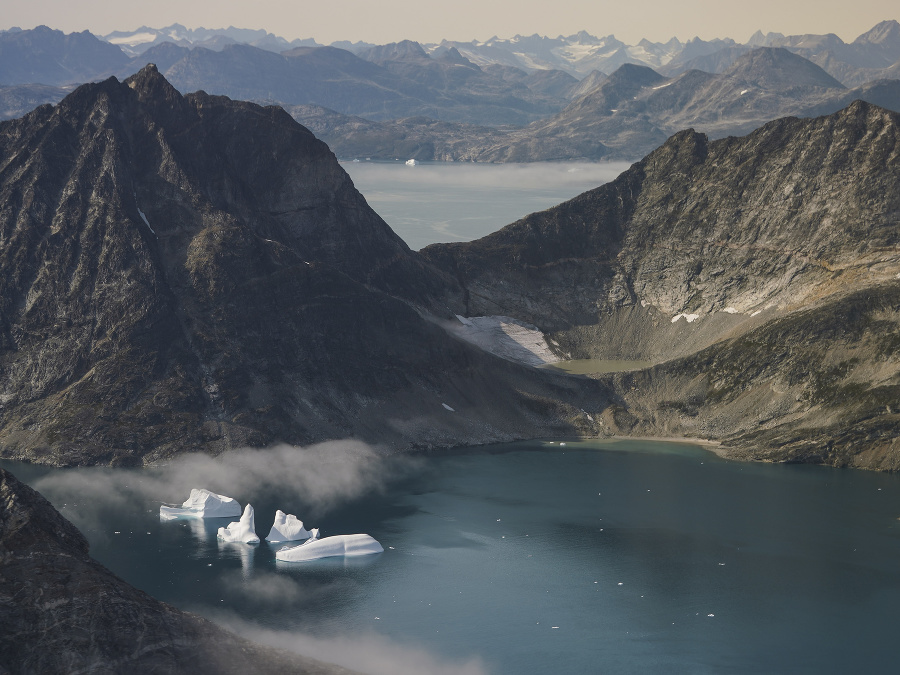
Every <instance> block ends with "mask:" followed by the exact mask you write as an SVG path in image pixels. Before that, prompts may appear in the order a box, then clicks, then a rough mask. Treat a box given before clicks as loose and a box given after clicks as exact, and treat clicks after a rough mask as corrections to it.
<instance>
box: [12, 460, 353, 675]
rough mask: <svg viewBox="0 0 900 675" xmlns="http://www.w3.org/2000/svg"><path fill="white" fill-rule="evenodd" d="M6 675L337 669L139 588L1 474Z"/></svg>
mask: <svg viewBox="0 0 900 675" xmlns="http://www.w3.org/2000/svg"><path fill="white" fill-rule="evenodd" d="M0 672H4V673H74V672H92V673H124V672H129V673H150V672H154V673H182V672H184V673H188V672H190V673H251V672H260V673H307V674H309V675H328V674H330V673H333V674H334V675H342V674H346V675H349V671H347V670H344V669H343V668H339V667H337V666H330V665H328V664H324V663H321V662H319V661H314V660H312V659H308V658H305V657H302V656H298V655H296V654H288V653H285V652H281V651H279V650H273V649H271V648H268V647H265V648H264V647H262V646H260V645H257V644H254V643H251V642H249V641H247V640H244V639H242V638H240V637H238V636H237V635H234V634H231V633H229V632H227V631H225V630H223V629H221V628H219V627H217V626H215V625H214V624H212V623H210V622H209V621H206V620H204V619H201V618H200V617H197V616H193V615H191V614H186V613H184V612H181V611H179V610H177V609H175V608H174V607H170V606H169V605H166V604H164V603H161V602H158V601H157V600H154V599H153V598H151V597H150V596H149V595H147V594H146V593H144V592H142V591H139V590H137V589H136V588H132V587H131V586H129V585H128V584H126V583H125V582H124V581H122V580H121V579H119V578H118V577H116V576H115V575H114V574H112V573H111V572H110V571H109V570H107V569H106V568H104V567H103V566H102V565H100V564H99V563H97V562H95V561H94V560H92V559H91V558H90V556H89V555H88V544H87V541H86V540H85V538H84V537H83V536H82V534H81V533H80V532H79V531H78V530H77V529H76V528H75V526H74V525H72V524H71V523H70V522H69V521H67V520H66V519H65V518H63V517H62V516H61V515H60V514H59V512H58V511H57V510H56V509H54V508H53V506H51V505H50V503H49V502H48V501H47V500H46V499H44V498H43V497H42V496H41V495H40V494H39V493H37V492H35V491H34V490H32V489H31V488H30V487H28V486H27V485H25V484H23V483H21V482H19V481H18V480H17V479H16V478H15V477H14V476H13V475H12V474H10V473H9V472H7V471H5V470H3V469H0Z"/></svg>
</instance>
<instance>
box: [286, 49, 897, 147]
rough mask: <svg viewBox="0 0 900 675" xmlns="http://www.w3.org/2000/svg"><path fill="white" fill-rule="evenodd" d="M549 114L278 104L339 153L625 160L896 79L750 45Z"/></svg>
mask: <svg viewBox="0 0 900 675" xmlns="http://www.w3.org/2000/svg"><path fill="white" fill-rule="evenodd" d="M597 81H598V82H599V84H597V85H596V86H595V87H594V88H592V89H589V90H588V91H587V93H585V94H583V95H581V96H580V97H578V98H577V99H575V100H574V101H572V103H570V104H569V105H568V106H566V107H565V108H564V109H563V110H561V111H560V112H559V113H557V114H555V115H552V116H550V117H548V118H545V119H543V120H538V121H536V122H532V123H531V124H529V125H527V126H525V127H522V128H518V129H496V128H484V127H473V126H471V125H459V124H450V123H439V122H435V121H433V120H428V119H423V118H411V119H404V120H398V121H393V122H373V121H368V120H364V119H360V118H358V117H350V116H345V115H340V114H338V113H336V112H334V111H329V110H324V109H321V108H317V107H314V106H293V107H291V106H289V107H288V111H289V112H290V113H291V115H292V116H293V117H294V119H296V120H297V121H299V122H300V123H301V124H303V125H305V126H307V127H309V129H310V130H312V131H313V133H315V134H316V135H317V136H319V137H320V138H322V140H324V141H325V142H326V143H328V144H329V145H330V146H331V148H332V150H334V152H335V153H337V154H338V156H341V157H360V156H362V157H372V158H387V157H405V156H408V157H413V158H416V159H419V160H429V159H438V160H453V161H477V162H528V161H559V160H567V159H573V158H578V159H587V160H599V159H626V160H633V159H637V158H638V157H640V156H642V155H644V154H646V153H648V152H650V151H651V150H652V149H653V148H655V147H657V146H659V145H660V144H661V143H663V142H664V141H665V140H666V139H667V138H668V137H669V136H671V135H672V134H674V133H675V132H677V131H679V130H681V129H685V128H688V127H693V128H694V129H696V130H698V131H702V132H704V133H706V134H708V135H709V136H711V137H713V138H721V137H724V136H729V135H737V134H744V133H747V132H749V131H752V130H753V129H756V128H757V127H760V126H762V125H763V124H765V123H766V122H768V121H770V120H773V119H776V118H778V117H783V116H785V115H793V116H798V117H815V116H817V115H825V114H829V113H832V112H835V111H837V110H840V109H841V108H843V107H845V106H847V105H848V104H849V103H850V102H851V101H854V100H857V99H859V100H864V101H868V102H870V103H875V104H876V105H880V106H882V107H885V108H888V109H891V110H900V81H898V80H878V81H876V82H871V83H868V84H865V85H862V86H859V87H856V88H854V89H848V88H847V87H845V86H844V85H842V84H841V83H840V82H838V81H837V80H835V79H834V78H833V77H831V76H830V75H829V74H828V73H826V72H825V71H824V70H823V69H822V68H820V67H819V66H817V65H815V64H814V63H812V62H811V61H808V60H806V59H804V58H803V57H801V56H798V55H796V54H794V53H792V52H790V51H788V50H786V49H783V48H775V47H759V48H756V49H753V50H750V51H748V52H746V53H744V54H743V55H741V56H740V57H738V59H737V60H736V61H735V62H734V63H733V64H732V65H731V67H730V68H728V70H726V71H725V72H724V73H721V74H712V73H705V72H702V71H699V70H691V71H687V72H685V73H682V74H681V75H677V76H674V77H671V78H667V77H664V76H663V75H661V74H659V73H658V72H656V71H654V70H652V69H651V68H648V67H646V66H636V65H633V64H625V65H623V66H621V67H620V68H619V69H618V70H616V71H615V72H614V73H613V74H612V75H611V76H609V77H608V78H598V80H597Z"/></svg>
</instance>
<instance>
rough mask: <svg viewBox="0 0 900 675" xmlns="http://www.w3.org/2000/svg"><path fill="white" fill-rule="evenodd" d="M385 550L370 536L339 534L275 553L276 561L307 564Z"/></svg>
mask: <svg viewBox="0 0 900 675" xmlns="http://www.w3.org/2000/svg"><path fill="white" fill-rule="evenodd" d="M382 551H384V549H383V548H382V547H381V544H379V543H378V542H377V541H375V539H373V538H372V537H370V536H369V535H368V534H338V535H335V536H334V537H325V538H324V539H310V540H309V541H306V542H304V543H303V544H300V545H299V546H290V547H287V548H283V549H281V550H280V551H278V552H277V553H275V560H281V561H284V562H305V561H307V560H318V559H319V558H333V557H335V556H347V557H350V556H358V555H371V554H373V553H381V552H382Z"/></svg>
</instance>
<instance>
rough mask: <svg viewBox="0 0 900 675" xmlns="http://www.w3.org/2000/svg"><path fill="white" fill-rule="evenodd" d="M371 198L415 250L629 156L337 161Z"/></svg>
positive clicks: (469, 231)
mask: <svg viewBox="0 0 900 675" xmlns="http://www.w3.org/2000/svg"><path fill="white" fill-rule="evenodd" d="M341 166H343V167H344V169H346V171H347V173H349V174H350V177H351V178H352V179H353V183H354V185H356V187H357V189H358V190H359V191H360V192H361V193H362V194H363V195H364V196H365V198H366V201H368V203H369V205H370V206H371V207H372V208H373V209H375V211H377V212H378V214H379V215H380V216H381V217H382V218H384V219H385V221H386V222H387V224H388V225H390V226H391V229H393V230H394V232H396V233H397V234H398V235H400V237H401V238H402V239H403V240H404V241H405V242H406V243H407V245H409V247H410V248H411V249H413V250H414V251H418V250H419V249H421V248H422V247H424V246H427V245H428V244H434V243H436V242H454V241H470V240H472V239H477V238H479V237H483V236H484V235H486V234H490V233H491V232H494V231H495V230H499V229H500V228H501V227H503V226H504V225H508V224H509V223H512V222H515V221H516V220H518V219H519V218H522V217H524V216H526V215H528V214H529V213H534V212H535V211H543V210H544V209H547V208H550V207H551V206H555V205H557V204H559V203H560V202H564V201H566V200H567V199H571V198H572V197H575V196H577V195H579V194H581V193H582V192H585V191H587V190H591V189H593V188H595V187H598V186H599V185H602V184H604V183H607V182H609V181H611V180H613V179H614V178H615V177H616V176H618V175H619V174H620V173H622V171H624V170H625V169H627V168H628V166H629V164H628V163H626V162H604V163H586V162H565V163H559V164H551V163H535V164H471V163H464V162H449V163H447V162H424V163H422V164H419V165H418V166H406V165H405V164H404V163H403V162H402V161H398V162H365V161H363V162H342V163H341Z"/></svg>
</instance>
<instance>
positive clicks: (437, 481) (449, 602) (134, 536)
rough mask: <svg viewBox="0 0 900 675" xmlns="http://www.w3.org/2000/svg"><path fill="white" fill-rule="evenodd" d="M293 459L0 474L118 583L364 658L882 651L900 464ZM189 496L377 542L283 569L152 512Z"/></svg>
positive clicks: (517, 668)
mask: <svg viewBox="0 0 900 675" xmlns="http://www.w3.org/2000/svg"><path fill="white" fill-rule="evenodd" d="M326 449H327V452H326ZM309 450H311V452H309V453H307V452H305V451H304V450H303V449H297V448H281V449H277V450H276V451H247V452H243V453H234V454H233V455H232V456H229V457H225V458H223V459H224V461H222V465H223V467H224V468H223V469H221V470H220V471H216V470H215V466H213V463H211V464H206V463H205V460H204V459H203V458H188V459H186V460H182V461H179V462H173V463H172V464H171V465H168V466H166V467H163V468H161V469H159V470H143V471H135V470H124V469H119V470H109V469H77V470H55V471H54V470H48V469H45V468H41V467H28V466H25V465H20V464H16V463H12V462H3V463H2V464H3V465H4V466H6V467H7V468H10V469H11V470H12V471H13V472H14V473H16V474H17V475H19V476H20V478H22V479H23V480H26V482H29V483H30V484H32V485H35V486H36V487H38V488H39V489H41V490H42V491H43V492H44V494H45V496H47V497H48V498H49V499H50V500H51V501H52V502H53V503H54V505H56V506H57V507H58V508H60V510H61V511H62V513H63V515H65V516H66V517H68V518H70V519H72V520H75V521H76V522H78V523H80V525H79V527H81V529H82V531H83V532H84V533H85V535H86V536H87V537H88V540H89V541H90V543H91V552H92V555H93V556H94V557H95V558H97V559H98V560H100V561H101V562H102V563H103V564H105V565H107V566H108V567H110V568H111V569H112V570H113V571H114V572H116V573H117V574H119V575H120V576H122V577H123V578H124V579H126V580H127V581H129V582H130V583H132V584H134V585H136V586H137V587H139V588H141V589H143V590H146V591H148V592H149V593H151V594H152V595H153V596H155V597H157V598H160V599H161V600H164V601H166V602H170V603H172V604H174V605H176V606H178V607H180V608H182V609H186V610H189V611H194V612H197V613H199V614H202V615H204V616H207V617H209V618H212V619H214V620H217V621H220V622H222V623H224V624H225V625H227V626H229V627H232V628H233V629H235V630H237V631H238V632H240V633H242V634H244V635H246V636H248V637H251V638H253V639H256V640H258V641H260V642H263V643H266V644H271V645H276V646H280V647H285V648H288V649H295V650H297V651H299V652H301V653H306V654H308V655H310V656H314V657H316V658H320V659H323V660H326V661H332V662H337V663H339V664H341V665H344V666H346V667H349V668H354V669H358V670H361V671H362V672H371V673H401V674H404V673H415V672H422V673H439V674H442V673H446V674H450V673H453V674H459V675H463V674H466V675H468V674H472V675H478V674H480V673H494V674H509V675H514V674H515V675H521V674H529V673H534V674H538V673H540V674H543V673H548V672H558V673H580V672H585V673H594V672H601V673H602V672H616V673H618V672H625V673H632V672H634V673H645V672H690V673H722V672H727V673H773V672H779V673H780V672H815V673H845V672H891V670H892V668H893V667H894V665H895V663H894V661H895V655H894V648H893V642H894V639H893V633H894V632H895V627H896V625H898V622H900V567H898V565H897V561H898V560H900V521H898V517H900V476H895V475H886V474H876V473H870V472H862V471H849V470H837V469H830V468H825V467H810V466H784V465H768V464H743V463H738V462H731V461H726V460H721V459H719V458H717V457H715V456H714V455H713V454H711V453H709V452H707V451H705V450H703V449H701V448H697V447H694V446H690V445H686V444H668V443H653V442H645V441H606V442H601V441H581V442H574V441H570V442H568V443H567V444H566V445H565V446H561V445H559V444H558V443H554V444H550V443H542V442H528V443H517V444H510V445H505V446H494V447H487V448H477V449H472V450H471V451H460V452H454V453H442V454H440V455H435V456H429V457H421V458H418V459H416V460H415V461H408V460H409V458H400V459H399V461H398V460H397V458H393V457H388V458H384V457H381V456H380V455H379V453H377V452H375V451H373V450H372V449H370V448H366V447H365V446H362V445H360V444H348V446H347V447H343V446H342V444H340V443H335V444H329V445H327V446H317V447H316V448H312V449H309ZM331 454H334V458H331V457H329V455H331ZM317 464H318V465H319V466H316V465H317ZM205 471H208V473H204V472H205ZM172 481H175V482H176V483H177V484H176V485H172V484H171V483H172ZM191 481H195V483H191ZM90 486H93V488H91V487H90ZM190 487H209V488H210V489H214V490H216V491H220V492H222V493H224V494H228V495H230V496H234V497H235V498H237V499H238V500H239V501H240V502H241V504H242V505H243V504H245V503H247V502H248V501H250V502H251V503H252V504H253V506H254V508H255V509H256V518H257V520H256V528H257V533H258V534H259V535H260V536H261V537H265V535H266V534H267V533H268V530H269V527H270V526H271V523H272V518H273V516H274V511H275V509H276V508H280V509H282V510H284V511H287V512H289V513H294V514H295V515H297V516H298V517H299V518H301V519H302V520H303V521H304V522H305V524H306V525H307V526H308V527H320V528H322V530H323V536H328V535H329V534H350V533H356V532H365V533H368V534H371V535H372V536H374V537H375V538H376V539H378V540H379V541H380V542H381V544H382V545H383V546H384V549H385V551H384V553H381V554H378V555H374V556H366V557H364V558H358V559H340V558H332V559H327V560H321V561H317V562H314V563H306V564H304V563H293V564H292V563H278V562H276V561H275V560H274V555H275V551H276V550H277V549H278V548H280V547H281V545H280V544H279V545H271V546H270V545H269V544H267V543H266V542H262V543H260V544H259V545H256V546H252V545H245V544H223V543H220V542H217V541H216V538H215V532H216V529H217V528H218V527H219V526H222V525H224V524H226V521H227V520H229V519H211V520H207V521H172V522H160V521H159V518H158V511H159V504H160V503H161V502H162V501H176V500H175V499H172V497H173V496H174V494H175V493H177V495H178V499H177V500H181V499H184V498H186V497H187V491H188V490H189V488H190ZM85 513H89V514H93V515H92V516H91V517H85V515H84V514H85Z"/></svg>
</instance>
